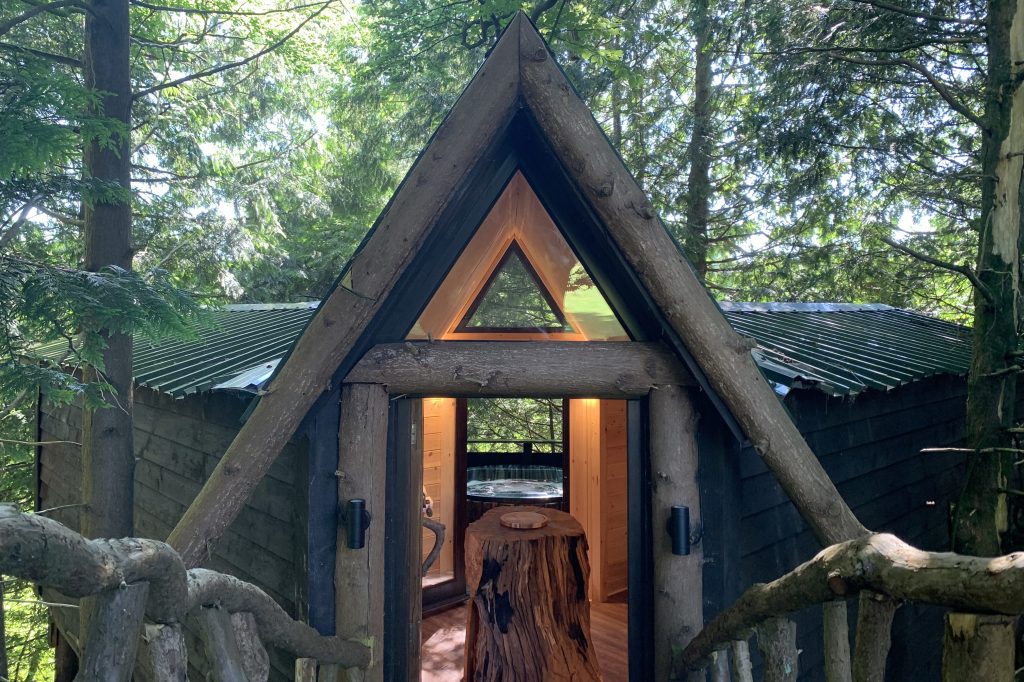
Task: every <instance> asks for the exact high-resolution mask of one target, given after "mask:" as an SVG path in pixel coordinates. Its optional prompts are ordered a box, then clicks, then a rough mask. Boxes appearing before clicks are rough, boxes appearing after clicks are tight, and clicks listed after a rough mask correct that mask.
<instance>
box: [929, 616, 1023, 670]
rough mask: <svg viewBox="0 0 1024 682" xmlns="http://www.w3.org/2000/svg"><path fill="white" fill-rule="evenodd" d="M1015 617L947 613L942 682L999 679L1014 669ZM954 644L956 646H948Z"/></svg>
mask: <svg viewBox="0 0 1024 682" xmlns="http://www.w3.org/2000/svg"><path fill="white" fill-rule="evenodd" d="M1016 621H1017V618H1015V617H1012V616H992V615H987V616H986V615H978V614H972V613H956V612H950V613H947V614H946V618H945V622H946V628H945V630H946V636H945V641H946V646H945V647H944V648H943V650H942V679H943V680H956V681H957V682H983V681H987V680H998V679H1000V677H1001V675H1002V671H1004V670H1006V669H1007V667H1012V666H1013V660H1012V658H1013V629H1014V623H1016ZM949 642H954V643H955V644H956V645H957V646H949Z"/></svg>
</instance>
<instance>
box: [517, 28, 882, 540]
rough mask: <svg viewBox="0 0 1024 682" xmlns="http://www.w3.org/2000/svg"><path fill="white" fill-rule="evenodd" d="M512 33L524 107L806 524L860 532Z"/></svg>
mask: <svg viewBox="0 0 1024 682" xmlns="http://www.w3.org/2000/svg"><path fill="white" fill-rule="evenodd" d="M519 41H520V44H519V52H520V54H521V57H520V61H519V69H520V76H519V79H520V87H521V89H522V97H523V100H524V102H525V104H526V106H527V107H529V109H530V111H531V112H532V113H533V115H534V116H535V117H536V119H537V122H538V123H539V124H540V126H541V128H543V130H544V132H545V134H546V136H547V140H548V142H549V143H550V144H551V147H552V149H553V151H554V152H555V154H556V155H557V156H558V158H559V159H560V160H561V162H562V165H563V167H564V168H565V170H566V172H567V173H568V174H569V176H570V177H571V178H572V180H573V181H574V182H575V184H576V186H577V187H579V189H580V191H581V192H582V193H583V195H584V196H585V197H586V199H587V201H588V202H589V203H590V205H591V206H592V207H593V209H594V212H595V213H596V214H597V216H598V217H599V218H601V221H602V222H603V223H604V224H605V225H606V226H607V227H608V231H609V233H610V234H611V236H612V238H613V239H614V240H615V242H616V244H617V245H618V247H619V249H620V250H621V251H622V254H623V256H624V257H625V259H626V261H627V262H628V263H629V265H630V266H631V267H632V269H633V271H634V272H636V273H637V276H638V277H639V279H640V281H641V283H642V284H643V285H644V287H645V288H646V289H647V291H648V292H649V293H650V295H651V298H652V299H653V300H654V303H655V304H656V305H657V306H658V307H659V308H660V309H661V310H662V311H663V313H664V315H665V319H666V320H667V321H668V322H669V324H670V325H671V326H672V329H673V331H674V332H675V333H676V334H677V335H678V337H679V339H680V340H681V341H682V343H683V344H684V345H685V346H686V348H687V350H688V351H689V352H690V354H691V355H692V356H693V358H694V359H695V360H696V362H697V364H699V365H700V367H701V368H702V370H703V372H704V373H705V374H706V375H707V378H708V381H709V383H710V384H711V386H712V387H713V388H714V390H715V391H716V393H717V394H718V395H719V397H720V398H721V399H722V401H723V402H724V403H725V404H726V405H727V406H728V408H729V411H730V412H731V413H732V415H733V417H735V419H736V421H737V422H738V423H739V425H740V427H741V428H742V429H743V433H744V434H746V436H747V437H748V438H749V439H750V442H751V443H752V444H753V446H754V449H755V450H756V451H757V453H758V454H759V455H760V456H761V458H762V459H763V460H764V462H765V464H766V465H767V467H768V469H769V470H770V471H771V472H772V473H773V474H774V475H775V477H776V479H778V481H779V483H780V485H781V486H782V488H783V489H784V490H785V491H786V493H787V494H788V495H789V498H790V499H791V500H793V503H794V505H795V506H796V507H797V509H798V510H799V512H800V514H801V516H803V518H804V519H805V520H806V521H807V525H808V526H809V527H810V528H811V530H812V531H813V532H814V534H815V535H816V536H817V538H818V540H819V541H820V542H821V543H822V544H823V545H831V544H834V543H837V542H844V541H846V540H852V539H853V538H856V537H860V536H862V535H864V534H866V533H867V530H866V529H865V528H864V527H863V525H861V523H860V522H859V521H858V520H857V518H856V516H854V514H853V511H852V510H851V509H850V507H849V506H848V505H847V504H846V503H845V502H844V501H843V498H842V496H840V494H839V492H838V491H837V490H836V487H835V485H834V484H833V482H832V481H831V479H829V477H828V474H826V473H825V470H824V468H822V466H821V463H820V462H819V461H818V458H817V457H816V456H815V455H814V453H813V452H812V451H811V449H810V447H808V445H807V443H806V441H804V438H803V436H802V435H801V434H800V431H799V429H797V427H796V425H795V424H794V423H793V420H792V418H791V417H790V415H789V413H788V412H787V411H786V409H785V407H783V405H782V403H781V402H780V401H779V399H778V396H777V395H776V394H775V392H774V391H773V390H772V387H771V386H770V385H769V384H768V383H767V382H766V381H765V379H764V377H763V376H762V374H761V371H760V370H759V369H758V368H757V366H756V365H755V364H754V360H753V358H752V357H751V354H750V350H751V344H750V342H749V340H747V339H743V338H742V337H740V335H739V334H737V333H736V331H735V330H733V328H732V327H731V326H730V325H729V322H728V321H727V320H726V319H725V317H724V316H723V315H722V311H721V310H719V308H718V306H717V305H716V304H715V302H714V301H713V300H712V299H711V296H710V294H708V291H707V289H706V288H705V287H704V285H703V284H702V283H701V282H700V280H698V279H697V277H696V276H695V275H694V273H693V269H692V268H691V266H690V265H689V263H687V262H686V259H685V258H684V257H683V255H682V254H681V253H680V252H679V249H678V248H676V245H675V243H674V242H673V241H672V238H671V237H670V236H669V234H668V231H667V230H665V228H664V227H663V226H662V224H661V223H660V221H659V220H658V216H657V214H656V213H655V211H654V208H653V207H652V206H651V203H650V201H648V199H647V197H646V195H645V194H644V192H643V190H642V189H641V188H640V187H639V185H637V183H636V180H634V179H633V176H632V175H631V174H630V173H629V171H628V170H627V169H626V167H625V166H624V165H623V163H622V159H621V158H620V157H619V156H618V155H617V154H616V153H615V150H614V149H612V147H611V146H609V144H608V140H607V139H606V138H605V136H604V133H603V132H602V131H601V128H600V126H598V124H597V122H596V121H595V120H594V117H593V115H592V114H591V112H590V110H589V109H588V108H587V105H586V104H584V103H583V101H582V100H581V99H580V98H579V97H578V96H577V95H576V93H575V92H574V91H573V89H572V86H571V85H570V84H569V82H568V81H567V80H566V78H565V75H564V74H563V73H562V71H561V70H560V69H559V68H558V65H557V64H556V63H555V59H554V57H553V55H552V54H551V52H550V51H549V50H548V48H547V46H546V45H545V44H544V41H543V39H542V38H541V37H540V35H539V34H538V33H537V31H536V30H535V29H533V28H532V27H531V26H529V25H528V24H523V25H521V26H520V31H519Z"/></svg>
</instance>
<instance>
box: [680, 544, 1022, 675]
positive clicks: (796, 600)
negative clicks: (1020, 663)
mask: <svg viewBox="0 0 1024 682" xmlns="http://www.w3.org/2000/svg"><path fill="white" fill-rule="evenodd" d="M861 590H872V591H875V592H880V593H883V594H885V595H888V596H890V597H892V598H895V599H899V600H903V601H915V602H923V603H927V604H937V605H939V606H946V607H949V608H955V609H972V610H984V611H988V612H991V613H1003V614H1007V615H1013V614H1019V613H1024V553H1021V552H1018V553H1015V554H1008V555H1006V556H1003V557H996V558H992V559H990V558H984V557H970V556H963V555H960V554H953V553H951V552H923V551H921V550H919V549H916V548H914V547H911V546H910V545H908V544H907V543H905V542H903V541H902V540H900V539H899V538H897V537H896V536H894V535H889V534H887V533H878V534H875V535H869V536H867V537H864V538H860V539H858V540H851V541H850V542H844V543H841V544H838V545H833V546H831V547H826V548H825V549H823V550H821V551H820V552H818V554H817V555H816V556H815V557H814V558H813V559H811V560H810V561H807V562H805V563H803V564H801V565H799V566H797V567H796V568H795V569H793V570H792V571H790V572H789V573H787V574H786V575H784V576H782V577H780V578H778V579H776V580H774V581H772V582H770V583H767V584H757V585H753V586H752V587H750V588H749V589H747V591H746V592H744V593H743V594H742V595H740V597H739V599H737V600H736V601H735V602H734V603H733V605H732V606H730V607H729V608H728V609H726V610H725V611H723V612H722V613H720V614H718V616H716V617H715V619H714V620H712V621H711V622H710V623H708V625H707V626H706V627H705V628H704V629H703V630H702V631H701V632H700V634H698V635H697V636H696V637H695V638H694V639H693V641H691V642H690V644H689V645H688V646H687V647H686V649H685V650H684V651H683V660H684V662H685V663H686V665H687V666H690V667H697V666H698V665H699V664H701V662H702V661H703V660H704V659H706V658H707V657H708V656H709V655H710V654H711V652H712V650H714V648H715V647H716V646H718V645H719V644H720V643H721V642H726V641H729V640H730V639H734V638H736V637H738V636H741V635H742V634H743V633H745V632H746V631H748V630H749V629H750V628H751V627H753V626H754V625H755V624H757V623H758V622H760V621H761V620H763V619H765V618H769V617H771V616H773V615H775V614H779V613H792V612H794V611H799V610H801V609H804V608H807V607H808V606H812V605H814V604H820V603H822V602H825V601H831V600H833V599H835V598H836V597H843V596H848V595H852V594H854V593H856V592H859V591H861ZM872 601H873V600H872ZM888 602H889V600H886V601H885V602H882V604H883V606H884V607H885V608H888V609H889V610H890V611H891V609H892V606H891V604H889V603H888ZM861 612H862V613H863V612H864V609H863V608H862V609H861ZM890 620H891V618H890ZM883 626H884V627H883V628H881V629H882V630H883V631H884V633H885V637H884V640H885V641H888V630H887V629H886V628H887V625H885V623H883ZM854 679H857V678H856V670H855V671H854Z"/></svg>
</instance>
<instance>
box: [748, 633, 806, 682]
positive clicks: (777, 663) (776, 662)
mask: <svg viewBox="0 0 1024 682" xmlns="http://www.w3.org/2000/svg"><path fill="white" fill-rule="evenodd" d="M756 630H757V650H758V651H760V652H761V659H762V660H763V661H764V682H796V672H797V661H796V657H797V650H796V623H794V622H793V621H791V620H787V619H785V618H769V619H768V620H766V621H764V622H763V623H761V624H759V625H758V626H757V628H756Z"/></svg>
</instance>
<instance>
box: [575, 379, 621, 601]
mask: <svg viewBox="0 0 1024 682" xmlns="http://www.w3.org/2000/svg"><path fill="white" fill-rule="evenodd" d="M626 454H627V453H626V402H625V401H623V400H597V399H593V398H584V399H576V400H572V401H570V403H569V461H570V464H569V512H570V513H571V514H572V515H573V516H574V517H576V519H577V520H578V521H579V522H580V523H581V524H582V525H583V529H584V530H585V531H586V534H587V541H588V543H589V545H590V570H591V575H590V597H591V599H593V600H594V601H597V602H604V601H608V599H609V598H610V597H611V596H613V595H614V594H616V593H618V592H622V591H623V590H625V589H626V586H627V575H628V563H627V542H626V540H627V534H626V533H627V519H628V504H627V488H626Z"/></svg>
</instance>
